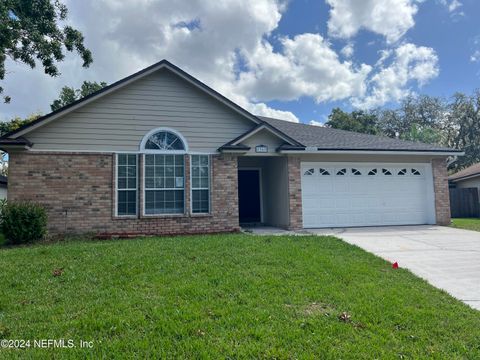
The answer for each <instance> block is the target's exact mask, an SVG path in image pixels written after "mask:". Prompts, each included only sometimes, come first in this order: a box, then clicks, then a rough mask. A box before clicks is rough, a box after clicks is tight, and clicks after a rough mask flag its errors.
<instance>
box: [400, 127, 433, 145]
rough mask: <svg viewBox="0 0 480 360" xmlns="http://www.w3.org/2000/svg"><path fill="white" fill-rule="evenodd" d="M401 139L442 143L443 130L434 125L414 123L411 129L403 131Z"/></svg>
mask: <svg viewBox="0 0 480 360" xmlns="http://www.w3.org/2000/svg"><path fill="white" fill-rule="evenodd" d="M400 139H403V140H410V141H419V142H423V143H426V144H441V142H442V132H441V130H439V129H436V128H434V127H430V126H421V125H418V124H412V126H411V128H410V131H408V132H406V133H403V134H402V136H400Z"/></svg>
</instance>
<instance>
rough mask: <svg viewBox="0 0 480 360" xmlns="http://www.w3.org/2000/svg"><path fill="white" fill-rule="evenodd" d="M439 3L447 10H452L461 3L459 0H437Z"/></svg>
mask: <svg viewBox="0 0 480 360" xmlns="http://www.w3.org/2000/svg"><path fill="white" fill-rule="evenodd" d="M439 2H440V4H441V5H443V6H445V7H446V8H447V9H448V11H449V12H454V11H455V10H457V9H458V8H460V7H461V6H463V4H462V3H461V2H460V1H459V0H439Z"/></svg>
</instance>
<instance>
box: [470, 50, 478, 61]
mask: <svg viewBox="0 0 480 360" xmlns="http://www.w3.org/2000/svg"><path fill="white" fill-rule="evenodd" d="M470 61H471V62H479V61H480V50H475V51H474V52H473V54H472V55H471V56H470Z"/></svg>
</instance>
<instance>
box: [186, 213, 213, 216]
mask: <svg viewBox="0 0 480 360" xmlns="http://www.w3.org/2000/svg"><path fill="white" fill-rule="evenodd" d="M212 216H213V215H212V214H211V213H196V214H193V213H192V214H190V217H212Z"/></svg>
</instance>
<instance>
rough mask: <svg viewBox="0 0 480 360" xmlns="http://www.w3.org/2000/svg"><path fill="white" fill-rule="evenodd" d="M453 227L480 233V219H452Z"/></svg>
mask: <svg viewBox="0 0 480 360" xmlns="http://www.w3.org/2000/svg"><path fill="white" fill-rule="evenodd" d="M451 226H452V227H455V228H459V229H466V230H474V231H480V219H472V218H469V219H460V218H458V219H452V225H451Z"/></svg>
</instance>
